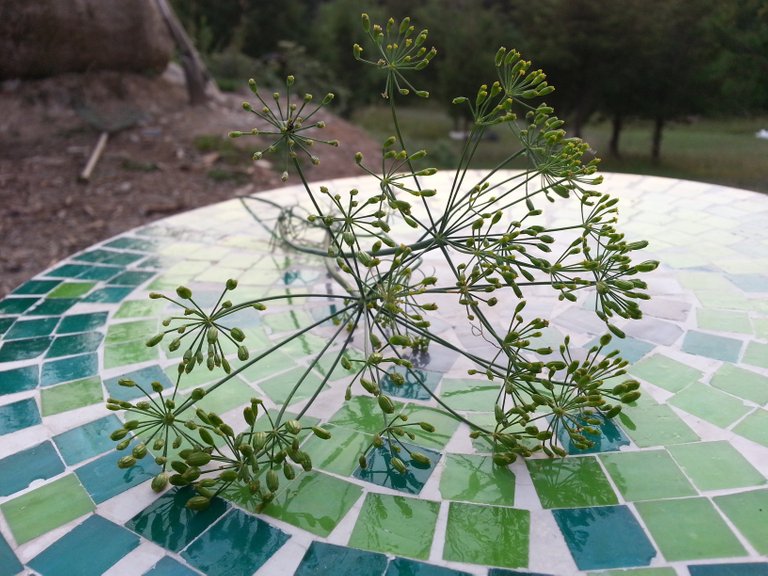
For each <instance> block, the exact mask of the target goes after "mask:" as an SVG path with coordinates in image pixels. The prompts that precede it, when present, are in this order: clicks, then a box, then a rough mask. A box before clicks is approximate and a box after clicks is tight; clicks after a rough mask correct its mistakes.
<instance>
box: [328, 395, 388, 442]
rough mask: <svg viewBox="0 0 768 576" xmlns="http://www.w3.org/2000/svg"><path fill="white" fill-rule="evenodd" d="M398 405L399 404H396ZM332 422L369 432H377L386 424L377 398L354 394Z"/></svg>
mask: <svg viewBox="0 0 768 576" xmlns="http://www.w3.org/2000/svg"><path fill="white" fill-rule="evenodd" d="M395 406H396V407H397V406H398V404H395ZM330 422H331V423H332V424H335V425H336V426H343V427H344V428H351V429H353V430H360V431H361V432H367V433H368V434H376V433H378V432H380V431H381V430H382V428H384V427H385V426H386V422H385V420H384V418H383V417H382V414H381V410H380V409H379V405H378V404H377V403H376V398H373V397H370V396H353V397H352V399H350V400H347V401H346V402H344V405H343V406H342V407H341V409H339V411H338V412H336V414H334V415H333V416H332V417H331V419H330Z"/></svg>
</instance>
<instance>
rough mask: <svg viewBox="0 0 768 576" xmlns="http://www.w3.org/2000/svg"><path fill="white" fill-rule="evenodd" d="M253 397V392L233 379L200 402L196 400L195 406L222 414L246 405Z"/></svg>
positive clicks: (241, 382)
mask: <svg viewBox="0 0 768 576" xmlns="http://www.w3.org/2000/svg"><path fill="white" fill-rule="evenodd" d="M224 375H225V374H224V373H223V372H219V376H218V377H217V379H218V378H220V377H222V376H224ZM254 396H256V393H255V390H254V389H253V388H251V387H250V386H248V385H247V384H246V383H244V382H243V381H242V380H240V379H239V378H237V377H235V378H232V379H231V380H228V381H227V382H225V383H224V384H222V385H221V386H219V387H218V388H217V389H216V390H214V391H213V392H211V393H210V394H207V395H206V396H205V397H204V398H203V399H202V400H198V401H197V402H196V403H195V405H196V406H198V407H200V408H202V409H203V410H206V411H208V412H216V413H217V414H222V413H223V412H226V411H227V410H231V409H232V408H235V407H237V406H240V405H244V404H246V403H247V402H249V401H250V399H251V398H253V397H254ZM183 398H185V397H183Z"/></svg>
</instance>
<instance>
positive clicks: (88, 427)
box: [53, 414, 122, 466]
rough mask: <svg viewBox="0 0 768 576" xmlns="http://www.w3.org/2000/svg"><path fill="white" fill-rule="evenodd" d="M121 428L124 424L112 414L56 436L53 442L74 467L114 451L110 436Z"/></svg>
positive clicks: (67, 461)
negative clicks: (108, 451)
mask: <svg viewBox="0 0 768 576" xmlns="http://www.w3.org/2000/svg"><path fill="white" fill-rule="evenodd" d="M121 427H122V423H121V422H120V420H118V419H117V416H115V415H114V414H110V415H109V416H105V417H104V418H99V419H98V420H94V421H93V422H89V423H88V424H83V425H82V426H78V427H77V428H73V429H71V430H67V431H66V432H63V433H61V434H59V435H57V436H54V437H53V441H54V442H55V443H56V447H57V448H58V449H59V452H61V456H62V458H64V462H66V463H67V464H68V465H69V466H72V465H74V464H77V463H79V462H82V461H83V460H87V459H88V458H92V457H93V456H96V455H98V454H101V453H102V452H106V451H107V450H111V449H113V448H114V447H115V443H114V441H112V440H110V438H109V435H110V434H111V433H112V432H114V431H115V430H117V429H118V428H121Z"/></svg>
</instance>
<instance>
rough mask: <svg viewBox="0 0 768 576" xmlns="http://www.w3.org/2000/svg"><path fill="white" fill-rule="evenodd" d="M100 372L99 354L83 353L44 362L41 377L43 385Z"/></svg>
mask: <svg viewBox="0 0 768 576" xmlns="http://www.w3.org/2000/svg"><path fill="white" fill-rule="evenodd" d="M98 373H99V357H98V355H97V354H95V353H94V354H82V355H80V356H72V357H71V358H62V359H61V360H49V361H48V362H45V363H43V371H42V373H41V377H40V384H41V386H53V385H54V384H58V383H59V382H69V381H71V380H82V379H84V378H88V377H89V376H95V375H96V374H98Z"/></svg>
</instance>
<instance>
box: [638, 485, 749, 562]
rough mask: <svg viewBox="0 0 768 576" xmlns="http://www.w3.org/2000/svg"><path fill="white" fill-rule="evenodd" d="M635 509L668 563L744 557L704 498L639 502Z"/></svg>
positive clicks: (710, 504)
mask: <svg viewBox="0 0 768 576" xmlns="http://www.w3.org/2000/svg"><path fill="white" fill-rule="evenodd" d="M635 507H636V508H637V511H638V513H639V514H640V517H641V518H642V519H643V522H645V525H646V527H647V528H648V531H649V532H650V533H651V536H652V537H653V539H654V541H655V542H656V545H657V546H658V547H659V550H660V551H661V553H662V554H663V555H664V558H665V559H666V560H668V561H670V562H678V561H681V560H702V559H705V558H735V557H739V556H746V554H747V552H746V550H744V548H743V547H742V545H741V544H740V543H739V541H738V539H737V538H736V536H735V535H734V534H733V533H732V532H731V530H730V528H728V525H727V524H726V523H725V522H724V521H723V519H722V518H721V517H720V515H719V514H718V513H717V511H716V510H715V507H714V506H713V505H712V503H711V502H710V501H709V500H707V499H706V498H683V499H679V500H674V499H673V500H658V501H653V502H638V503H636V504H635Z"/></svg>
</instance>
